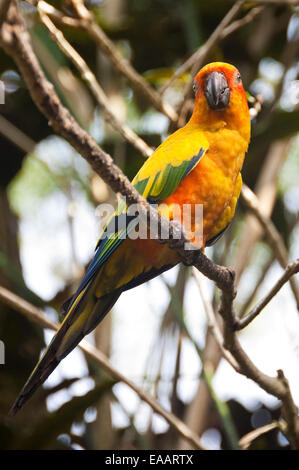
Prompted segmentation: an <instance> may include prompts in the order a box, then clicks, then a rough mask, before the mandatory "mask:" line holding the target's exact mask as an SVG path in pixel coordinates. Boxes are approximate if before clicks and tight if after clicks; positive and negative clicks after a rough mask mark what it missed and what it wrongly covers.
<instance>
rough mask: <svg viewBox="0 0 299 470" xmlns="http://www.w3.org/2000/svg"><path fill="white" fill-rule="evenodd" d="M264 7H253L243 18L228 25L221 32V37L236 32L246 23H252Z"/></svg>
mask: <svg viewBox="0 0 299 470" xmlns="http://www.w3.org/2000/svg"><path fill="white" fill-rule="evenodd" d="M264 8H265V7H264V6H260V7H255V8H252V10H250V11H249V12H248V13H247V15H245V16H244V17H243V18H240V19H239V20H236V21H234V22H233V23H231V24H230V25H228V26H227V27H226V28H225V29H224V30H223V31H222V33H221V34H220V37H219V39H224V38H226V37H227V36H228V35H229V34H232V33H234V32H235V31H236V30H237V29H240V28H243V26H245V25H246V24H248V23H251V21H252V20H254V18H255V17H256V16H257V15H259V14H260V13H261V12H262V11H263V10H264Z"/></svg>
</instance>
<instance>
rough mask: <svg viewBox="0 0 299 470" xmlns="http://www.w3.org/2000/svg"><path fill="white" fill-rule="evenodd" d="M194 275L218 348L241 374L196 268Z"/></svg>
mask: <svg viewBox="0 0 299 470" xmlns="http://www.w3.org/2000/svg"><path fill="white" fill-rule="evenodd" d="M192 274H193V276H194V278H195V280H196V282H197V285H198V288H199V292H200V295H201V298H202V302H203V305H204V309H205V312H206V316H207V321H208V327H209V329H210V330H211V332H212V334H213V335H214V338H215V340H216V342H217V344H218V346H219V348H220V350H221V353H222V356H223V357H224V358H225V359H226V360H227V362H228V363H229V364H230V365H231V366H232V367H233V368H234V369H235V370H236V371H237V372H240V369H239V365H238V363H237V362H236V361H235V359H234V357H233V356H232V355H231V353H230V352H229V351H228V350H227V349H226V348H225V347H224V339H223V335H222V332H221V330H220V327H219V325H218V322H217V320H216V317H215V312H214V309H213V307H212V305H211V303H210V302H209V300H208V299H207V297H206V295H205V291H204V289H203V287H202V280H201V276H200V274H199V272H198V271H197V270H196V269H194V268H193V270H192Z"/></svg>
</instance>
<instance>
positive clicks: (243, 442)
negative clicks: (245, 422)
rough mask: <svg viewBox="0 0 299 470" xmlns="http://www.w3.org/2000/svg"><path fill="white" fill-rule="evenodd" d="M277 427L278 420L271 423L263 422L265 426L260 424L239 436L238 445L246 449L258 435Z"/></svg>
mask: <svg viewBox="0 0 299 470" xmlns="http://www.w3.org/2000/svg"><path fill="white" fill-rule="evenodd" d="M277 428H280V423H279V422H278V421H272V423H269V424H265V426H261V427H260V428H257V429H254V430H253V431H250V432H249V433H247V434H245V435H244V436H243V437H241V439H240V440H239V446H240V447H241V449H243V450H246V449H248V447H250V446H251V444H252V443H253V441H255V440H256V439H258V438H259V437H260V436H262V435H263V434H266V433H267V432H270V431H273V429H277Z"/></svg>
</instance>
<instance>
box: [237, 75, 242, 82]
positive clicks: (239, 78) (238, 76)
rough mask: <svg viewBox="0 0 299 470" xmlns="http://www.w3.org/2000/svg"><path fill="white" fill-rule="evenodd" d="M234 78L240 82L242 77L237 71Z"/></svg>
mask: <svg viewBox="0 0 299 470" xmlns="http://www.w3.org/2000/svg"><path fill="white" fill-rule="evenodd" d="M236 80H237V82H238V83H242V78H241V75H240V74H239V73H237V75H236Z"/></svg>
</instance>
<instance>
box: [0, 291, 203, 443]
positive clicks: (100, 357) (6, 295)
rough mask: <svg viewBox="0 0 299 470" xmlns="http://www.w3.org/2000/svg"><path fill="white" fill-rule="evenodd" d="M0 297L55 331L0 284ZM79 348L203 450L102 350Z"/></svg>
mask: <svg viewBox="0 0 299 470" xmlns="http://www.w3.org/2000/svg"><path fill="white" fill-rule="evenodd" d="M0 299H1V300H2V301H3V302H5V303H6V304H7V305H9V306H10V307H12V308H14V309H15V310H17V311H18V312H20V313H22V314H23V315H25V316H26V317H27V318H28V319H29V320H30V321H32V322H33V323H36V324H38V325H40V326H42V327H43V328H49V329H51V330H54V331H56V330H57V329H58V327H59V325H58V324H56V323H54V322H52V321H51V320H48V319H47V318H46V317H45V315H44V313H43V311H42V310H41V309H39V308H37V307H35V306H34V305H32V304H30V303H29V302H27V301H26V300H24V299H22V298H21V297H19V296H18V295H16V294H14V293H13V292H11V291H9V290H8V289H5V288H4V287H2V286H0ZM79 348H80V349H81V350H82V351H83V352H84V353H86V354H87V356H88V357H90V358H92V359H93V360H94V361H95V362H96V363H97V364H99V365H100V366H101V367H102V368H103V369H104V370H105V371H106V372H108V373H109V374H110V375H111V376H112V377H114V378H115V379H116V380H119V381H121V382H123V383H125V384H126V385H128V387H130V388H131V389H132V390H134V392H135V393H137V395H138V396H139V397H140V398H141V399H142V400H143V401H145V402H146V403H147V404H148V405H149V406H150V407H151V408H153V410H154V411H155V412H156V413H158V414H160V415H161V416H163V418H164V419H165V420H166V421H167V422H168V423H169V424H170V426H172V427H173V428H174V429H176V431H177V432H178V433H179V434H181V435H182V436H183V437H184V439H186V440H187V441H189V442H191V444H192V446H193V447H194V448H196V449H202V450H204V447H203V445H202V444H201V441H200V438H199V437H198V436H197V435H196V434H195V433H193V432H192V431H191V430H190V429H189V428H188V427H187V426H186V425H185V424H184V423H183V422H182V421H181V420H180V419H178V418H177V417H176V416H174V415H173V414H172V413H170V412H169V411H166V410H165V409H164V408H163V407H162V406H161V405H160V404H159V403H158V402H157V401H156V400H155V399H154V398H153V397H151V396H150V395H149V394H148V393H147V392H145V391H144V390H142V389H140V388H139V387H138V386H137V385H135V384H134V383H133V382H132V381H131V380H129V379H128V378H127V377H125V376H124V375H123V374H121V373H120V372H119V371H118V370H117V369H115V368H114V367H113V366H112V365H111V364H110V362H109V360H108V358H107V357H106V356H105V354H104V353H102V351H100V350H99V349H97V348H95V347H94V346H92V345H91V344H90V343H88V342H87V341H86V340H83V341H81V343H80V345H79Z"/></svg>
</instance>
